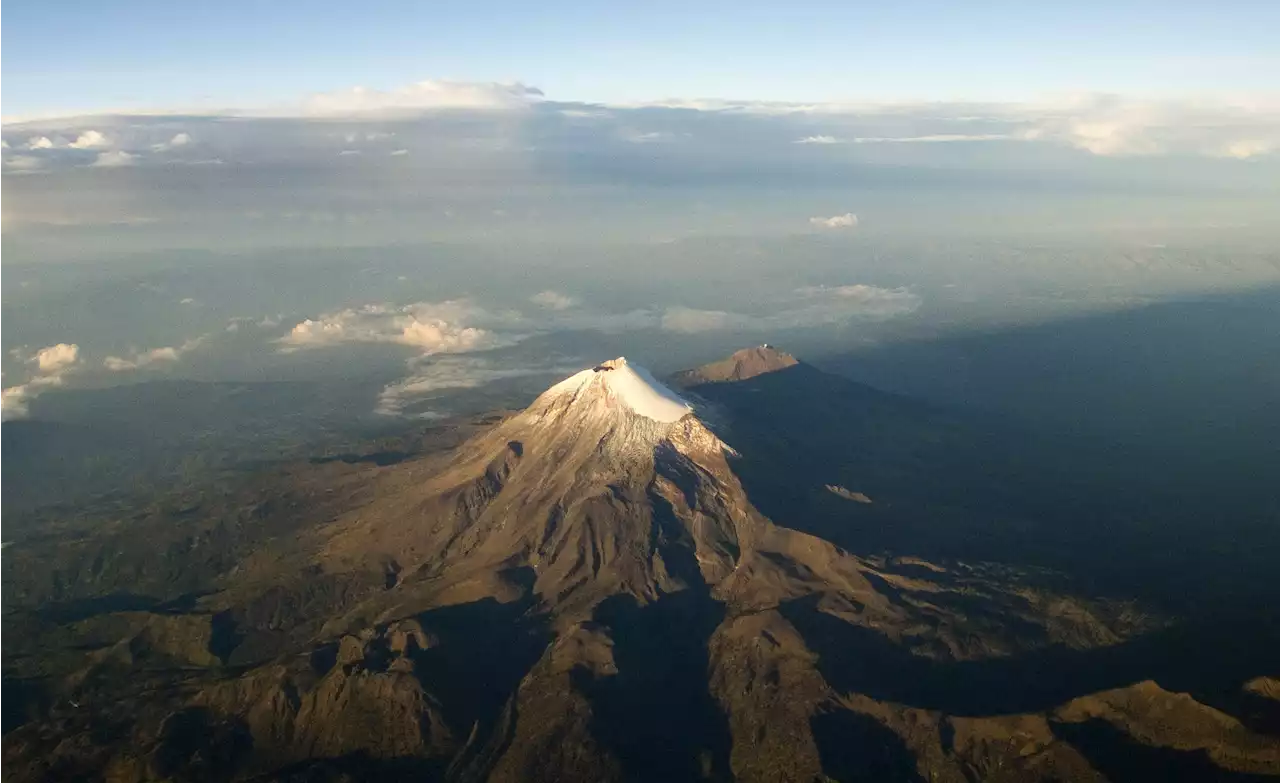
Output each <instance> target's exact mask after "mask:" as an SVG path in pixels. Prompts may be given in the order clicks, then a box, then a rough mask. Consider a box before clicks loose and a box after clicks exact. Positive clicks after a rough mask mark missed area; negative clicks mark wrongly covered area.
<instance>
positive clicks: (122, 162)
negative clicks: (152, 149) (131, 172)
mask: <svg viewBox="0 0 1280 783" xmlns="http://www.w3.org/2000/svg"><path fill="white" fill-rule="evenodd" d="M137 161H138V156H137V155H133V154H130V153H128V152H125V151H124V150H111V151H110V152H99V153H98V157H97V159H96V160H94V161H93V163H90V164H89V165H90V166H92V167H94V168H99V169H116V168H121V167H124V166H132V165H133V164H134V163H136V162H137Z"/></svg>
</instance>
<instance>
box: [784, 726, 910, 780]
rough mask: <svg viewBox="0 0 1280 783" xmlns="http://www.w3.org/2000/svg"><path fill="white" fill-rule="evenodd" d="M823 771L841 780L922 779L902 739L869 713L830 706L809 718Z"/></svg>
mask: <svg viewBox="0 0 1280 783" xmlns="http://www.w3.org/2000/svg"><path fill="white" fill-rule="evenodd" d="M809 726H810V728H811V729H812V731H813V741H814V742H815V743H816V744H817V746H818V756H819V758H821V760H822V769H823V771H824V772H825V773H826V774H827V775H828V776H830V777H831V778H832V779H834V780H838V781H840V783H923V781H924V779H923V778H921V777H920V773H919V772H918V771H917V770H916V760H915V756H914V755H912V753H911V751H910V749H908V748H907V746H906V744H905V743H904V742H903V741H902V739H901V738H900V737H899V736H898V735H897V734H894V733H893V732H892V731H890V730H889V729H887V728H885V726H884V725H883V724H882V723H880V722H879V721H877V720H876V719H875V718H873V717H871V716H870V715H862V714H860V713H857V712H853V711H852V710H830V711H828V712H821V713H818V714H817V715H814V716H813V717H812V718H810V719H809Z"/></svg>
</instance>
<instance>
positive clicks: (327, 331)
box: [277, 300, 505, 355]
mask: <svg viewBox="0 0 1280 783" xmlns="http://www.w3.org/2000/svg"><path fill="white" fill-rule="evenodd" d="M481 313H483V311H482V310H480V309H479V308H475V307H473V306H472V305H470V304H469V303H467V302H465V301H462V300H452V301H447V302H440V303H430V302H417V303H415V304H411V305H404V306H402V307H395V306H392V305H366V306H364V307H361V308H358V309H357V308H348V309H346V310H340V311H338V312H334V313H328V314H326V315H322V316H320V317H319V318H316V319H311V318H308V319H306V320H304V321H302V322H300V323H298V324H296V325H295V326H294V327H293V328H292V329H291V330H290V331H289V333H288V334H287V335H285V336H284V337H281V338H280V339H279V340H278V341H277V342H278V343H279V344H280V346H281V350H282V351H284V352H286V353H288V352H292V351H297V350H301V349H304V348H324V347H331V346H335V345H343V344H349V343H393V344H397V345H407V346H410V347H413V348H417V349H419V350H421V351H422V352H423V354H427V355H429V354H435V353H465V352H467V351H475V350H480V349H483V348H492V347H496V346H498V345H501V344H504V342H505V341H504V339H503V338H500V337H499V336H498V335H496V334H494V333H493V332H492V331H490V330H488V329H484V328H480V327H477V326H470V325H467V321H469V320H472V319H474V318H475V317H477V316H478V315H479V314H481Z"/></svg>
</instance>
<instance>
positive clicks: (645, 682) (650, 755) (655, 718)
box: [575, 590, 733, 781]
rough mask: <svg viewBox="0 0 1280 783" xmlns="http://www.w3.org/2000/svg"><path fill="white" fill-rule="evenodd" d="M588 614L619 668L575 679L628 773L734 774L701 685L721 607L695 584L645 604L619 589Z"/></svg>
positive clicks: (724, 731) (723, 728)
mask: <svg viewBox="0 0 1280 783" xmlns="http://www.w3.org/2000/svg"><path fill="white" fill-rule="evenodd" d="M594 619H595V622H596V623H598V624H600V625H601V626H602V627H603V628H605V629H607V630H608V631H609V634H610V636H611V638H612V639H613V654H614V660H615V663H616V665H617V673H616V674H613V675H612V676H609V677H604V678H598V679H590V678H589V677H586V676H581V675H580V676H578V677H576V678H575V679H577V681H578V682H577V685H578V687H579V689H581V690H582V691H583V692H584V693H585V694H586V695H587V698H588V699H589V700H590V701H591V704H592V706H593V714H594V725H593V727H592V728H593V731H594V733H595V734H596V736H598V737H599V738H600V740H601V742H603V743H604V744H605V745H606V746H607V747H608V748H609V749H610V750H611V751H612V752H613V753H614V754H615V755H616V756H617V758H618V759H619V761H620V762H622V765H623V769H624V770H625V774H626V776H627V779H628V780H634V781H647V780H664V781H695V780H724V781H727V780H732V777H733V776H732V774H731V773H730V771H729V749H730V737H729V727H728V721H727V719H726V717H725V715H724V713H723V711H722V710H721V708H720V706H719V705H718V704H717V703H716V702H715V700H714V699H713V698H712V696H711V694H710V692H709V690H708V687H707V685H708V671H709V669H710V662H709V656H708V650H707V643H708V640H709V639H710V637H711V634H712V633H713V632H714V631H715V629H716V628H717V627H718V626H719V625H720V622H721V621H722V620H723V619H724V607H723V606H722V605H720V604H718V603H716V602H714V601H712V600H711V599H710V597H709V596H707V595H706V594H705V593H700V592H699V591H696V590H683V591H680V592H677V593H671V594H668V595H664V596H662V597H661V598H659V599H658V600H657V601H654V602H653V603H650V604H648V605H645V606H641V605H640V604H639V603H638V602H637V601H636V599H635V597H634V596H630V595H617V596H614V597H612V598H609V599H606V600H605V601H604V602H603V603H601V604H600V605H599V606H598V607H597V608H596V612H595V618H594Z"/></svg>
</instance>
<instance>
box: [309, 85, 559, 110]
mask: <svg viewBox="0 0 1280 783" xmlns="http://www.w3.org/2000/svg"><path fill="white" fill-rule="evenodd" d="M542 97H543V95H542V91H541V90H539V89H537V88H536V87H530V86H528V85H525V84H520V83H519V82H514V83H505V84H503V83H496V82H490V83H473V82H455V81H447V80H431V79H428V80H425V81H420V82H416V83H414V84H410V85H407V86H405V87H400V88H397V89H393V90H375V89H370V88H367V87H352V88H350V89H346V90H338V91H335V92H327V93H319V94H317V95H313V96H311V97H310V98H308V99H307V100H306V101H304V102H303V104H302V107H301V111H302V114H303V115H306V116H342V115H350V114H379V113H381V114H388V113H389V114H396V113H415V112H421V111H429V110H440V109H472V110H485V111H496V110H512V109H523V108H527V107H528V106H530V105H531V104H533V103H536V102H537V101H540V100H542Z"/></svg>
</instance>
